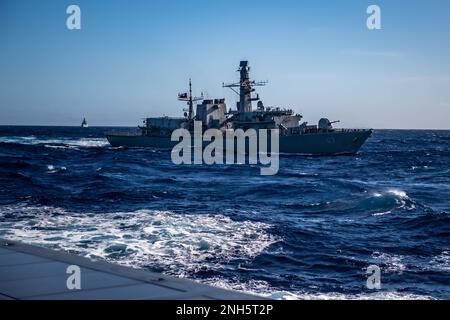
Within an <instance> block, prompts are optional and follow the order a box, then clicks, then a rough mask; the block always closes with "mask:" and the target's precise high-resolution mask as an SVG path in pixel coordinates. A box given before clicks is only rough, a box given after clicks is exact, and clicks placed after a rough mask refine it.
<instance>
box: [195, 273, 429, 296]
mask: <svg viewBox="0 0 450 320" xmlns="http://www.w3.org/2000/svg"><path fill="white" fill-rule="evenodd" d="M202 282H205V283H207V284H209V285H212V286H216V287H220V288H224V289H228V290H236V291H243V292H246V293H249V294H253V295H257V296H261V297H264V298H270V299H275V300H435V299H436V298H434V297H431V296H427V295H419V294H412V293H405V292H397V291H389V290H378V291H374V292H367V293H358V294H347V293H340V292H317V291H315V290H311V291H308V290H298V291H296V290H293V291H285V290H279V289H277V288H272V287H271V286H270V285H269V283H268V282H267V281H263V280H249V281H245V282H239V281H235V280H234V279H233V280H230V279H228V278H218V277H213V278H210V279H207V280H206V281H202Z"/></svg>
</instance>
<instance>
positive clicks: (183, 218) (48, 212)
mask: <svg viewBox="0 0 450 320" xmlns="http://www.w3.org/2000/svg"><path fill="white" fill-rule="evenodd" d="M6 214H14V216H15V217H16V218H17V219H16V220H15V221H14V222H9V223H8V224H5V223H0V235H3V236H4V237H6V238H9V239H12V240H19V241H24V242H28V243H33V244H40V245H44V246H46V245H49V246H51V247H53V248H55V247H56V248H59V249H62V250H66V251H71V252H78V253H79V254H80V255H83V256H87V257H101V258H103V259H106V260H110V261H114V262H117V263H120V264H123V265H127V266H132V267H147V266H150V267H151V268H153V267H155V268H161V269H163V270H165V271H166V272H167V273H171V274H175V275H177V276H181V277H183V276H186V275H187V274H188V273H191V272H196V271H198V270H200V269H202V270H205V269H210V270H215V269H219V268H221V266H222V265H223V264H225V263H228V262H232V261H234V260H239V261H242V260H244V261H245V260H251V259H253V258H254V257H256V256H257V255H259V254H261V253H262V252H264V251H265V250H267V249H268V248H269V246H270V245H271V244H273V243H275V242H277V241H278V240H279V239H278V238H277V237H275V236H273V235H272V234H270V232H269V229H270V227H271V226H270V225H268V224H265V223H261V222H253V221H234V220H232V219H231V218H229V217H227V216H223V215H219V214H210V215H202V214H177V213H173V212H170V211H154V210H137V211H132V212H119V213H114V219H113V218H112V216H111V214H108V213H104V214H90V213H76V212H70V211H66V210H64V209H62V208H57V207H36V206H4V207H1V210H0V221H1V217H3V216H4V215H6ZM20 215H24V216H26V217H27V219H26V220H24V221H20ZM30 222H32V224H31V225H30V224H29V223H30ZM108 236H114V237H108ZM55 237H60V238H61V240H60V241H54V238H55ZM48 239H52V241H48ZM122 245H125V246H126V252H127V254H126V255H120V256H118V257H117V256H114V257H112V256H111V254H112V253H114V252H111V250H108V248H111V247H114V246H122Z"/></svg>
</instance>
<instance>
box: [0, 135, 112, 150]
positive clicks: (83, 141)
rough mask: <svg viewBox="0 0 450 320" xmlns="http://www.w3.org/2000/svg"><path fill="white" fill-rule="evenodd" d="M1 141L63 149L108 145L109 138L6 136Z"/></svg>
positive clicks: (0, 138)
mask: <svg viewBox="0 0 450 320" xmlns="http://www.w3.org/2000/svg"><path fill="white" fill-rule="evenodd" d="M0 143H12V144H23V145H43V146H45V147H46V148H54V149H63V148H102V147H105V146H108V145H109V143H108V140H106V139H105V138H79V139H71V138H65V139H64V138H60V139H52V138H48V139H43V138H38V137H36V136H23V137H22V136H5V137H0Z"/></svg>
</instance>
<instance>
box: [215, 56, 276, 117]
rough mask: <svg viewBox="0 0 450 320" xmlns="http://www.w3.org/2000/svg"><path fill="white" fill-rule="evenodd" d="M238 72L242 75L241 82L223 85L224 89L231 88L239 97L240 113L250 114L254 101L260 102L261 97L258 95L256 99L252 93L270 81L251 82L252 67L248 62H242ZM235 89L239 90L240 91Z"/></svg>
mask: <svg viewBox="0 0 450 320" xmlns="http://www.w3.org/2000/svg"><path fill="white" fill-rule="evenodd" d="M237 71H238V72H239V73H240V80H239V82H235V83H222V87H223V88H230V89H231V90H232V91H233V92H234V93H236V94H237V95H238V96H239V102H238V111H239V112H249V111H252V101H258V100H259V95H256V98H253V97H252V93H253V92H254V91H255V89H254V87H262V86H265V85H266V84H267V83H268V81H254V80H250V66H249V65H248V61H241V63H240V66H239V69H238V70H237ZM235 88H239V91H238V90H236V89H235Z"/></svg>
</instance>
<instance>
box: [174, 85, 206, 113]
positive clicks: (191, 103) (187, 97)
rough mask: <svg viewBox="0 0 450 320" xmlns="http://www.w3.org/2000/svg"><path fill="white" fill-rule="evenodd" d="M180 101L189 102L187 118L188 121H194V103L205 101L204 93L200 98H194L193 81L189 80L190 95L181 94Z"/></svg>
mask: <svg viewBox="0 0 450 320" xmlns="http://www.w3.org/2000/svg"><path fill="white" fill-rule="evenodd" d="M178 100H180V101H187V104H188V106H189V110H188V115H187V118H188V120H193V119H194V117H195V115H194V102H196V101H200V100H203V93H202V95H201V96H200V97H193V96H192V81H191V79H190V78H189V95H188V94H187V93H184V94H183V93H180V94H178Z"/></svg>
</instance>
